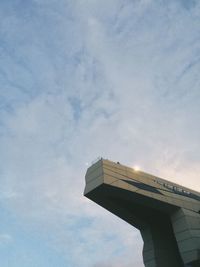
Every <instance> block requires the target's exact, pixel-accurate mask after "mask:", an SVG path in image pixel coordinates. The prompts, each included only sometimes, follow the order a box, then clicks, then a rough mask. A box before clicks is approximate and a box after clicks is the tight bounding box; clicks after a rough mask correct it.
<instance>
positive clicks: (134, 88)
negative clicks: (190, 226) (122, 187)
mask: <svg viewBox="0 0 200 267" xmlns="http://www.w3.org/2000/svg"><path fill="white" fill-rule="evenodd" d="M0 62H1V64H0V152H1V153H0V214H1V220H0V259H1V266H4V267H27V266H29V267H47V266H48V267H58V266H59V267H131V266H135V267H143V266H144V265H143V261H142V246H143V242H142V239H141V236H140V233H139V231H137V230H136V229H134V228H133V227H132V226H130V225H128V224H127V223H126V222H124V221H122V220H121V219H120V218H117V217H116V216H114V215H113V214H111V213H109V212H108V211H106V210H104V209H103V208H101V207H100V206H98V205H96V204H95V203H93V202H91V201H90V200H88V199H86V198H85V197H84V196H83V190H84V186H85V178H84V176H85V173H86V170H87V168H88V167H89V166H90V165H91V162H93V161H94V160H95V159H96V158H97V157H99V156H101V157H103V158H106V159H110V160H113V161H119V162H120V163H122V164H125V165H127V166H130V167H131V166H134V165H139V166H140V168H141V169H142V170H143V171H145V172H149V173H152V174H154V175H157V176H159V177H162V178H165V179H168V180H169V181H173V182H177V183H179V184H181V185H184V186H186V187H189V188H192V189H195V190H197V191H200V178H199V173H200V164H199V163H200V143H199V136H200V125H199V121H200V76H199V73H200V2H199V1H195V0H190V1H188V0H168V1H164V0H123V1H122V0H59V1H56V0H28V1H27V0H1V1H0Z"/></svg>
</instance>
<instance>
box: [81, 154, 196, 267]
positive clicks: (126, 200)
mask: <svg viewBox="0 0 200 267" xmlns="http://www.w3.org/2000/svg"><path fill="white" fill-rule="evenodd" d="M84 195H85V196H86V197H88V198H89V199H91V200H93V201H94V202H96V203H97V204H99V205H101V206H102V207H104V208H106V209H107V210H109V211H110V212H112V213H114V214H115V215H117V216H119V217H120V218H122V219H123V220H125V221H126V222H128V223H130V224H131V225H133V226H134V227H136V228H137V229H139V230H140V232H141V235H142V238H143V241H144V247H143V259H144V264H145V266H146V267H183V266H187V267H197V266H200V214H199V210H200V194H199V193H198V192H195V191H193V190H190V189H187V188H185V187H182V186H179V185H177V184H174V183H171V182H168V181H166V180H164V179H161V178H158V177H155V176H152V175H149V174H147V173H144V172H140V171H134V170H133V169H131V168H128V167H126V166H123V165H121V164H119V163H114V162H111V161H109V160H104V159H101V160H99V161H98V162H97V163H95V164H93V165H92V166H91V167H90V168H88V170H87V173H86V187H85V192H84Z"/></svg>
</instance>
